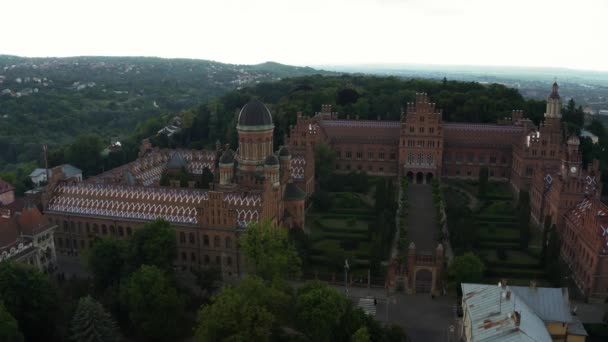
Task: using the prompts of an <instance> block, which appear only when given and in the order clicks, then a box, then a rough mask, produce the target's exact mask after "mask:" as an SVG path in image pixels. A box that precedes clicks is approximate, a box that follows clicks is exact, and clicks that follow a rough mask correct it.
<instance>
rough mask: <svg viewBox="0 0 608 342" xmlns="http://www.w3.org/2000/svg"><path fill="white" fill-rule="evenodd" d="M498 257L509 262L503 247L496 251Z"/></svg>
mask: <svg viewBox="0 0 608 342" xmlns="http://www.w3.org/2000/svg"><path fill="white" fill-rule="evenodd" d="M496 257H497V258H498V259H499V260H502V261H505V260H507V250H506V249H504V248H503V247H500V248H498V249H496Z"/></svg>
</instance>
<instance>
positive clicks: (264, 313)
mask: <svg viewBox="0 0 608 342" xmlns="http://www.w3.org/2000/svg"><path fill="white" fill-rule="evenodd" d="M289 300H290V298H289V296H288V295H287V294H285V293H284V292H283V291H282V290H280V289H278V288H276V287H275V286H274V285H271V286H268V284H267V283H265V282H264V281H263V280H262V279H261V278H258V277H256V276H246V277H244V278H243V279H242V280H241V281H240V282H239V284H238V285H237V286H236V287H227V288H224V289H223V290H222V291H221V292H220V293H219V294H217V295H216V296H214V297H213V298H212V300H211V304H210V305H206V306H203V307H202V308H201V309H200V311H199V314H198V325H197V328H196V332H195V334H196V338H197V339H198V340H199V341H268V340H270V338H271V336H272V334H273V331H275V330H277V329H278V328H279V324H280V323H282V322H285V318H286V313H287V312H288V303H289Z"/></svg>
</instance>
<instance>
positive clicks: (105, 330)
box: [72, 296, 121, 342]
mask: <svg viewBox="0 0 608 342" xmlns="http://www.w3.org/2000/svg"><path fill="white" fill-rule="evenodd" d="M72 341H74V342H118V341H121V337H120V332H119V331H118V328H117V327H116V323H115V322H114V320H113V319H112V317H111V316H110V314H108V313H107V312H106V311H105V309H104V308H103V306H102V305H101V304H99V303H98V302H96V301H95V300H94V299H93V298H91V297H90V296H87V297H83V298H80V300H79V301H78V307H77V308H76V313H74V318H73V319H72Z"/></svg>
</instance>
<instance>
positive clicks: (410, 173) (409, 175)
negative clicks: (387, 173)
mask: <svg viewBox="0 0 608 342" xmlns="http://www.w3.org/2000/svg"><path fill="white" fill-rule="evenodd" d="M406 176H407V181H408V182H409V183H410V184H411V183H413V182H414V173H413V172H412V171H409V172H408V173H407V175H406Z"/></svg>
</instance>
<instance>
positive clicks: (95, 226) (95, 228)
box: [93, 223, 99, 234]
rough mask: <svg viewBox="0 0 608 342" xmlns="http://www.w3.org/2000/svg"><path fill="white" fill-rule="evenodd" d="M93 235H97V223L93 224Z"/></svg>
mask: <svg viewBox="0 0 608 342" xmlns="http://www.w3.org/2000/svg"><path fill="white" fill-rule="evenodd" d="M93 233H95V234H99V227H97V223H94V224H93Z"/></svg>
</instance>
